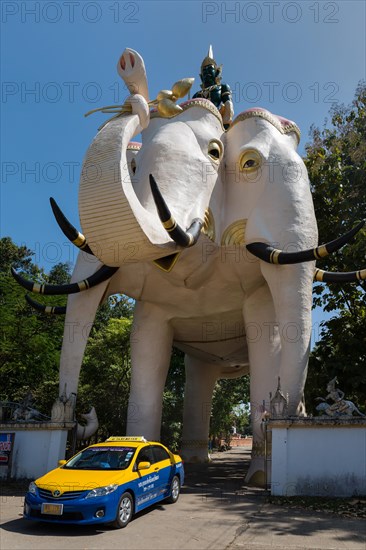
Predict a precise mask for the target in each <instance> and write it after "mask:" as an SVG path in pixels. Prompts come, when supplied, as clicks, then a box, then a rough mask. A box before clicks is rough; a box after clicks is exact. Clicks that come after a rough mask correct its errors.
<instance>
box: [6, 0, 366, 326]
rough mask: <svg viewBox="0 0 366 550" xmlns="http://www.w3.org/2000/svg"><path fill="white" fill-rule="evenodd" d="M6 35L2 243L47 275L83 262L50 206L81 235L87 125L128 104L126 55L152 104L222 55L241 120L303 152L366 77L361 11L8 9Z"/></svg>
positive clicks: (141, 5) (154, 6)
mask: <svg viewBox="0 0 366 550" xmlns="http://www.w3.org/2000/svg"><path fill="white" fill-rule="evenodd" d="M1 26H2V33H1V67H2V97H1V110H2V129H1V143H2V147H1V150H2V155H1V167H2V185H1V235H2V236H4V235H9V236H11V237H12V239H13V240H14V241H15V242H16V243H17V244H22V243H25V244H26V245H27V246H28V247H29V248H31V249H33V250H35V252H36V257H35V261H36V262H37V263H39V264H40V265H43V266H44V267H45V268H46V269H49V268H50V267H51V266H52V265H53V264H54V263H57V262H59V261H70V260H71V261H73V260H74V259H75V254H76V252H75V250H74V249H73V248H72V247H71V246H70V244H69V243H67V242H66V239H65V238H64V237H63V235H62V234H61V232H60V230H59V228H58V226H57V224H56V222H55V220H54V218H53V215H52V212H51V209H50V207H49V203H48V198H49V197H50V196H53V197H54V198H55V199H56V200H57V201H58V203H59V204H60V206H61V207H62V209H63V210H64V212H65V213H66V214H67V216H68V217H69V219H70V220H71V221H72V222H73V223H74V224H75V225H76V226H77V227H79V223H78V210H77V200H78V180H79V174H80V169H81V163H82V159H83V155H84V153H85V151H86V149H87V147H88V145H89V143H90V141H91V140H92V138H93V137H94V135H95V133H96V130H97V127H98V126H99V125H100V124H101V123H102V122H103V121H104V120H105V115H102V114H96V115H93V116H91V117H89V118H86V119H85V118H84V116H83V115H84V113H85V112H87V111H89V110H91V109H93V108H96V107H100V106H102V105H110V104H114V103H122V102H123V100H124V98H125V97H126V96H127V91H126V89H125V88H124V85H123V82H122V80H121V79H120V77H119V76H118V74H117V72H116V63H117V60H118V58H119V56H120V54H121V53H122V51H123V50H124V49H125V47H131V48H133V49H135V50H137V51H138V52H139V53H140V54H141V55H142V56H143V58H144V60H145V65H146V68H147V73H148V80H149V90H150V97H152V98H154V97H156V94H157V92H158V91H159V90H160V89H164V88H165V89H166V88H170V87H171V85H172V84H173V83H174V82H175V81H176V80H178V79H180V78H183V77H188V76H193V77H195V78H196V81H195V83H194V85H193V89H194V90H196V89H198V88H199V84H200V81H199V76H198V73H199V68H200V64H201V61H202V59H203V57H204V56H205V55H206V53H207V49H208V46H209V44H212V45H213V48H214V55H215V58H216V60H217V62H218V63H222V64H223V81H224V82H226V83H228V84H229V85H230V86H231V88H232V90H233V100H234V108H235V113H236V114H238V113H240V112H241V111H243V110H245V109H247V108H250V107H254V106H262V107H265V108H267V109H269V110H270V111H272V112H274V113H277V114H280V115H282V116H285V117H287V118H290V119H293V120H295V121H296V122H297V124H298V125H299V127H300V128H301V130H302V143H301V144H300V152H303V151H304V144H305V143H306V141H307V140H308V132H309V128H310V126H311V124H313V123H315V124H316V125H318V126H322V125H323V123H324V119H325V118H326V117H327V115H328V112H329V109H330V107H331V106H332V103H333V102H340V103H346V104H347V103H350V102H351V101H352V99H353V96H354V92H355V89H356V86H357V83H358V81H359V80H360V79H362V78H365V76H366V60H365V55H366V54H365V51H366V45H365V2H363V1H362V0H360V1H358V0H356V1H353V0H346V1H335V2H330V1H326V2H323V1H309V2H308V1H306V0H305V1H304V0H302V1H300V0H298V1H296V2H286V1H280V0H277V1H270V0H268V1H263V2H262V1H256V2H254V1H245V2H235V1H234V2H232V1H230V2H222V1H210V2H208V1H204V2H200V1H185V2H181V1H179V0H178V1H163V2H161V1H147V2H145V1H116V0H105V1H99V2H94V1H83V0H78V1H73V0H70V1H66V0H65V1H62V0H61V1H58V2H55V1H47V0H46V1H32V0H27V1H26V2H25V1H6V0H3V2H2V3H1ZM318 316H319V320H320V318H322V315H321V314H319V313H317V315H316V316H315V323H316V322H317V320H318Z"/></svg>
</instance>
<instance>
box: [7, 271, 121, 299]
mask: <svg viewBox="0 0 366 550" xmlns="http://www.w3.org/2000/svg"><path fill="white" fill-rule="evenodd" d="M118 269H119V268H118V267H110V266H108V265H103V266H102V267H101V268H100V269H98V271H96V272H95V273H94V274H93V275H91V276H90V277H88V278H87V279H84V280H83V281H79V282H77V283H69V284H66V285H50V284H47V283H45V284H40V283H35V282H34V281H29V280H28V279H25V278H24V277H22V276H21V275H19V273H17V272H16V271H15V269H14V268H13V267H12V268H11V273H12V275H13V277H14V279H15V280H16V281H17V282H18V283H19V284H20V285H21V286H23V287H24V288H26V289H27V290H30V291H31V292H36V293H37V294H51V295H52V294H53V295H59V294H76V293H77V292H82V291H83V290H88V289H89V288H93V286H96V285H98V284H99V283H102V282H103V281H106V280H107V279H109V278H110V277H112V275H113V274H114V273H115V272H116V271H117V270H118Z"/></svg>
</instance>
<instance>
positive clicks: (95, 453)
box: [63, 446, 136, 470]
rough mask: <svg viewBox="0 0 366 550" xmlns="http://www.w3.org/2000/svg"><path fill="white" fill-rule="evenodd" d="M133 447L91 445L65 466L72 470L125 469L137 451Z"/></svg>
mask: <svg viewBox="0 0 366 550" xmlns="http://www.w3.org/2000/svg"><path fill="white" fill-rule="evenodd" d="M135 450H136V449H135V448H133V447H119V446H118V447H89V448H88V449H85V450H84V451H81V452H80V453H79V454H77V455H76V456H74V458H72V459H71V460H69V461H68V462H67V463H66V464H65V465H64V466H63V468H67V469H72V470H125V469H126V468H128V466H129V465H130V463H131V460H132V457H133V455H134V453H135Z"/></svg>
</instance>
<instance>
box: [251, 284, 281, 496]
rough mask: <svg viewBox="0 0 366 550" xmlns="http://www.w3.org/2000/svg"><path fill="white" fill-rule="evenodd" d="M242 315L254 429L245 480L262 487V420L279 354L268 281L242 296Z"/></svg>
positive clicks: (263, 461) (263, 459) (273, 386)
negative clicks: (243, 299) (248, 365)
mask: <svg viewBox="0 0 366 550" xmlns="http://www.w3.org/2000/svg"><path fill="white" fill-rule="evenodd" d="M243 314H244V320H245V330H246V337H247V344H248V353H249V364H250V404H251V418H252V429H253V448H252V459H251V463H250V467H249V471H248V473H247V476H246V481H247V482H249V483H251V484H253V485H260V486H263V485H264V483H265V480H266V474H265V467H266V464H265V441H264V438H265V431H264V422H263V419H264V413H265V411H266V410H268V408H269V394H270V392H272V393H273V392H274V390H275V389H276V387H277V376H278V373H279V368H280V354H281V345H280V338H279V333H278V328H277V326H276V322H275V321H276V320H275V310H274V304H273V300H272V296H271V293H270V291H269V288H268V286H267V284H264V285H262V286H261V287H259V288H258V289H257V290H256V291H255V292H253V293H252V294H250V296H247V297H246V298H245V301H244V307H243Z"/></svg>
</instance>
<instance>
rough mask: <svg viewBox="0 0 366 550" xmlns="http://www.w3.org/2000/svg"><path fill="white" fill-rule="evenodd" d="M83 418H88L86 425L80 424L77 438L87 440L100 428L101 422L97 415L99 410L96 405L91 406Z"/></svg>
mask: <svg viewBox="0 0 366 550" xmlns="http://www.w3.org/2000/svg"><path fill="white" fill-rule="evenodd" d="M81 417H82V418H84V419H85V420H86V424H85V426H82V425H81V424H78V426H77V432H76V439H78V440H85V439H89V437H91V436H92V435H93V434H95V432H96V431H97V429H98V426H99V422H98V417H97V412H96V410H95V408H94V407H92V408H91V410H90V412H88V413H86V414H82V415H81Z"/></svg>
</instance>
